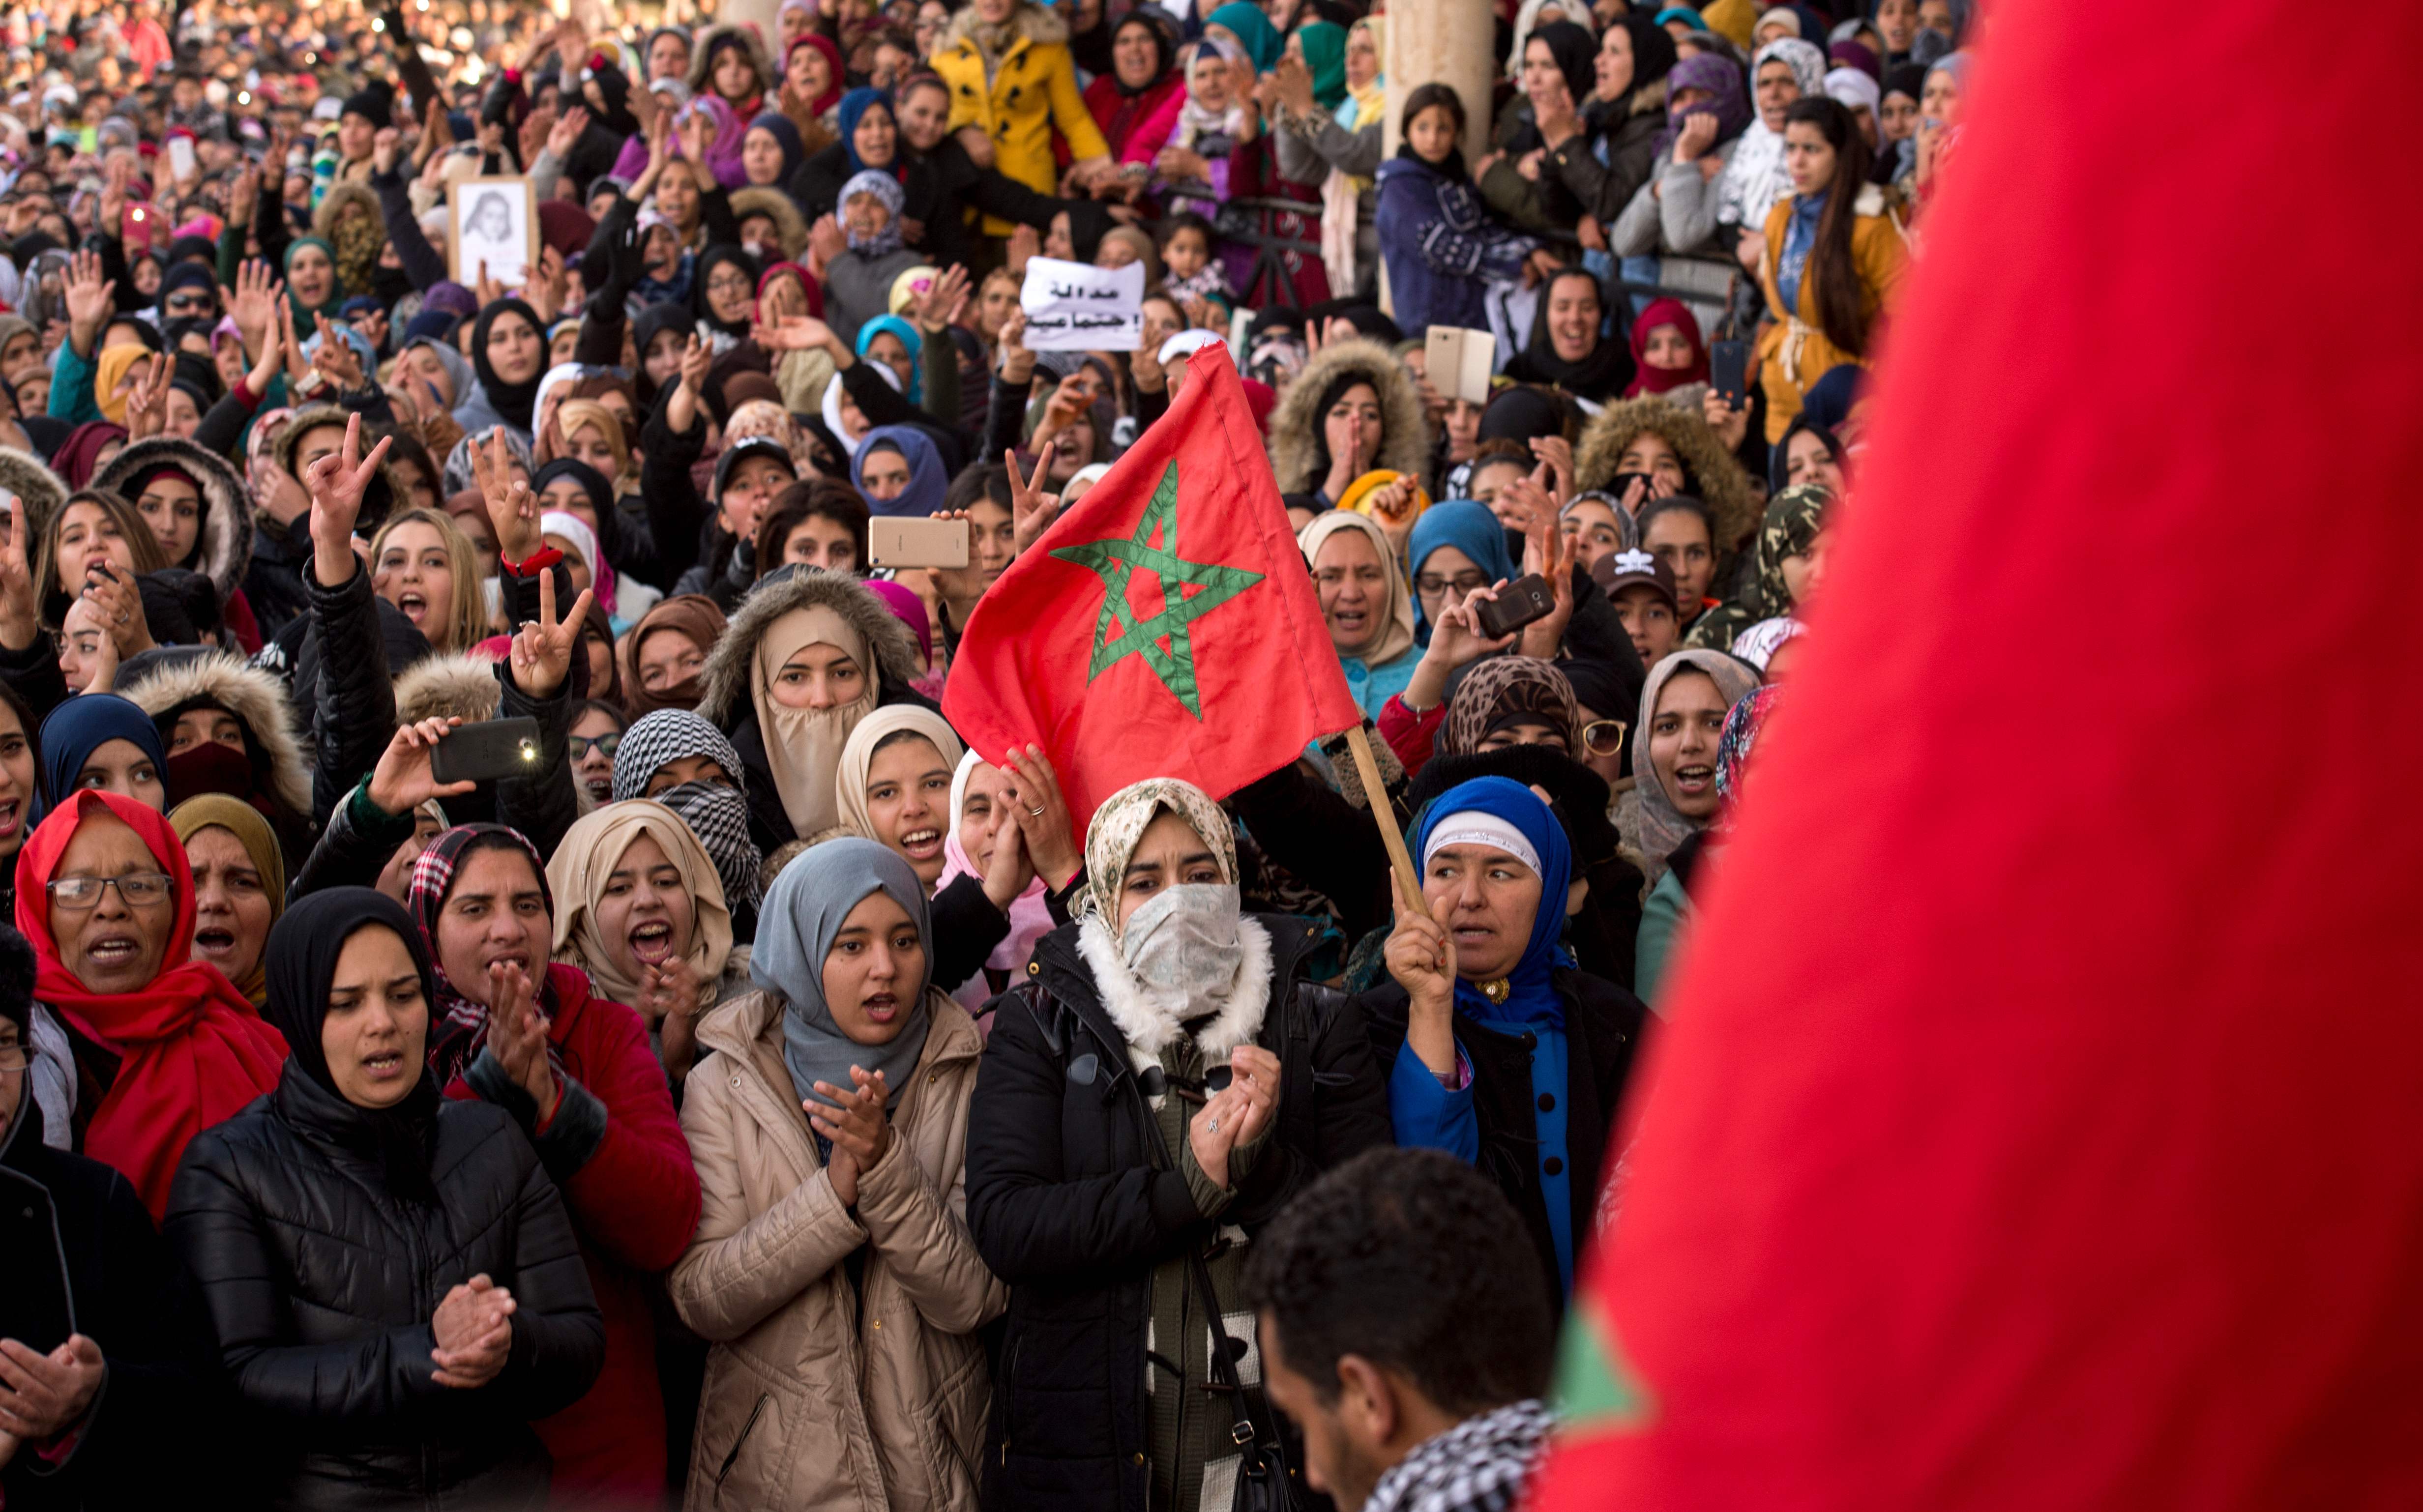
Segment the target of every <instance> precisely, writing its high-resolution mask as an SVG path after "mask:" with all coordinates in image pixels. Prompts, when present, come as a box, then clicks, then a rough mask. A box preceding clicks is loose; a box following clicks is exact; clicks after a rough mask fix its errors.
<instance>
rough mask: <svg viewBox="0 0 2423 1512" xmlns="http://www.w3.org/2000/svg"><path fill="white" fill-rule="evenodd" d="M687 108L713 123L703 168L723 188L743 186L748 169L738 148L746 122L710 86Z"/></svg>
mask: <svg viewBox="0 0 2423 1512" xmlns="http://www.w3.org/2000/svg"><path fill="white" fill-rule="evenodd" d="M689 110H690V111H691V112H705V116H706V118H707V119H709V120H711V121H713V122H714V123H715V135H714V137H713V139H712V140H710V141H709V142H708V143H707V144H706V164H705V166H706V171H707V172H709V173H711V174H713V175H715V181H716V182H717V183H720V184H721V185H722V186H723V187H724V188H726V189H741V188H746V187H747V186H748V183H749V169H748V167H747V166H746V165H744V164H743V163H742V162H741V159H740V148H741V144H742V143H744V142H746V141H747V140H748V139H749V127H748V124H747V123H746V122H745V121H743V120H742V119H741V118H739V116H737V115H736V114H735V113H734V112H733V109H732V107H731V106H730V105H728V104H725V103H724V102H723V98H722V96H721V95H718V94H717V93H715V92H714V91H713V90H711V89H710V90H708V91H706V92H705V93H704V94H701V95H700V96H699V97H698V98H697V99H695V100H693V101H691V102H689Z"/></svg>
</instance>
